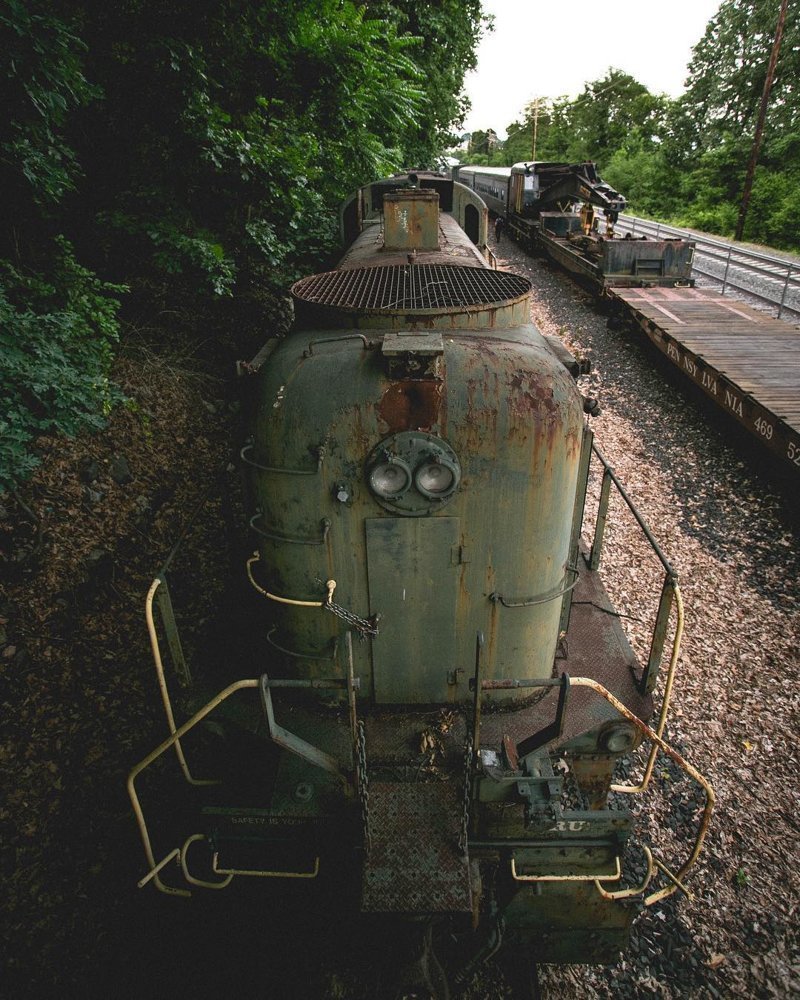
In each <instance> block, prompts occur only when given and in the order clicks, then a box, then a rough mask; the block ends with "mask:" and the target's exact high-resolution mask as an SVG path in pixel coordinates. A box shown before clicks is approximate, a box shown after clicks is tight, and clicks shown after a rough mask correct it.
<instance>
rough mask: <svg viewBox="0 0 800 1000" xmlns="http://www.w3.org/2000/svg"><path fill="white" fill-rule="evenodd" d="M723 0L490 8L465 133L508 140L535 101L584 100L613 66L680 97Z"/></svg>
mask: <svg viewBox="0 0 800 1000" xmlns="http://www.w3.org/2000/svg"><path fill="white" fill-rule="evenodd" d="M720 3H721V0H666V2H663V0H662V2H661V3H653V2H648V0H546V2H545V0H483V9H484V12H485V13H487V14H494V19H495V28H494V31H493V32H492V33H491V34H489V35H487V36H486V37H485V38H484V39H483V41H482V42H481V44H480V47H479V48H478V68H477V69H476V70H475V71H474V72H472V73H468V74H467V78H466V80H465V82H464V83H465V85H464V89H465V91H466V93H467V96H468V97H469V98H470V100H471V101H472V110H471V111H470V113H469V115H468V116H467V118H466V122H465V128H464V131H466V132H472V131H474V130H476V129H480V130H481V131H485V130H486V129H487V128H493V129H494V130H495V132H497V134H498V135H499V136H500V137H501V138H505V135H506V127H507V126H508V125H509V124H510V123H511V122H513V121H514V120H515V119H517V118H519V117H520V116H521V114H522V110H523V108H524V107H525V105H526V104H527V103H528V102H529V101H531V100H533V98H534V97H550V98H553V97H562V96H564V95H565V94H566V95H567V96H569V97H577V96H578V94H580V93H581V91H582V90H583V85H584V84H585V83H588V82H590V81H593V80H600V79H602V78H603V77H604V76H605V75H606V71H607V70H608V68H609V67H610V66H612V67H613V68H614V69H619V70H622V71H623V72H625V73H629V74H630V75H631V76H633V77H634V78H635V79H636V80H638V81H639V83H642V84H644V86H645V87H647V89H648V90H649V91H650V92H651V93H654V94H668V95H669V96H670V97H677V96H678V95H679V94H681V93H682V92H683V90H684V81H685V79H686V67H687V66H688V64H689V60H690V58H691V54H692V53H691V50H692V46H694V45H696V44H697V43H698V42H699V41H700V39H701V38H702V37H703V34H704V32H705V30H706V25H707V24H708V22H709V21H710V20H711V18H712V17H713V16H714V15H715V14H716V13H717V10H718V9H719V6H720Z"/></svg>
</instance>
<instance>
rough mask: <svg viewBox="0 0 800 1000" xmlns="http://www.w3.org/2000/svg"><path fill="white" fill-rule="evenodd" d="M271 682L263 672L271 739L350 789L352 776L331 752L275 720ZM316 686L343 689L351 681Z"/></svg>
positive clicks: (261, 687)
mask: <svg viewBox="0 0 800 1000" xmlns="http://www.w3.org/2000/svg"><path fill="white" fill-rule="evenodd" d="M272 683H275V684H276V686H280V687H283V686H286V685H285V682H283V683H282V682H281V681H277V682H272ZM270 686H271V682H270V679H269V677H268V676H267V675H266V674H262V675H261V678H260V679H259V684H258V689H259V692H260V694H261V705H262V707H263V709H264V715H265V717H266V720H267V726H268V728H269V735H270V739H272V740H273V742H275V743H277V744H278V746H281V747H283V748H284V750H289V751H290V752H291V753H294V754H297V756H298V757H302V758H303V760H306V761H308V763H309V764H312V765H313V766H314V767H319V768H321V769H322V770H323V771H327V772H328V773H329V774H333V775H335V777H337V778H339V780H340V781H341V782H342V783H343V784H344V786H345V788H346V789H348V790H349V789H350V787H351V784H350V778H349V777H348V775H347V774H345V772H344V771H342V769H341V768H340V767H339V762H338V761H337V760H336V759H335V758H334V757H332V756H331V755H330V754H328V753H325V751H324V750H320V748H319V747H315V746H314V745H313V743H308V742H307V741H306V740H304V739H302V738H301V737H300V736H295V734H294V733H290V732H289V730H288V729H284V728H283V726H279V725H278V723H277V722H276V721H275V709H274V707H273V704H272V691H271V690H270ZM315 686H317V687H331V688H338V689H341V688H342V687H349V686H350V685H349V682H348V681H346V680H341V679H336V680H331V681H327V682H318V683H317V684H316V685H315Z"/></svg>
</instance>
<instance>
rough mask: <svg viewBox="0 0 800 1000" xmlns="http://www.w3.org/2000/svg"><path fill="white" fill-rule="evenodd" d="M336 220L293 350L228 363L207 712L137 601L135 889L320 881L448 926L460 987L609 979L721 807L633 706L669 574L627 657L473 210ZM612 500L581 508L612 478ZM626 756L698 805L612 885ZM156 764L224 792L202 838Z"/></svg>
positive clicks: (543, 385) (575, 407) (561, 445)
mask: <svg viewBox="0 0 800 1000" xmlns="http://www.w3.org/2000/svg"><path fill="white" fill-rule="evenodd" d="M442 204H444V205H446V206H447V211H442V210H441V206H442ZM341 221H342V231H343V233H344V234H345V236H346V237H347V239H348V240H350V245H349V247H348V249H347V250H346V252H345V253H344V256H343V257H342V259H341V261H340V263H339V266H338V267H337V268H336V269H335V270H333V271H329V272H326V273H323V274H317V275H312V276H310V277H307V278H303V279H302V280H300V281H298V282H297V283H296V284H294V285H293V287H292V296H293V300H294V307H295V315H296V319H295V325H294V328H293V329H292V331H291V332H290V333H289V335H288V336H286V337H283V338H280V339H273V340H270V341H269V342H268V343H267V345H266V346H265V348H264V349H263V351H262V352H261V353H260V354H259V355H258V356H257V357H256V358H255V359H254V360H253V361H252V362H250V363H248V364H246V365H243V366H241V370H242V373H243V374H242V381H243V383H245V384H246V389H247V393H248V397H249V399H250V406H251V409H250V414H251V417H250V426H249V430H250V434H249V439H248V440H247V441H246V443H245V444H244V446H243V447H242V452H241V456H242V462H243V468H244V471H245V472H246V475H247V481H248V488H247V491H246V496H247V503H248V504H249V507H248V510H247V512H246V514H247V520H248V522H249V525H250V529H251V532H252V554H250V555H249V556H248V558H247V559H246V565H242V567H241V574H242V576H243V577H244V575H246V576H247V577H248V579H249V581H250V583H251V585H252V594H253V600H254V601H255V602H256V604H255V606H254V609H253V610H252V611H250V612H249V614H248V621H250V622H251V628H252V630H253V632H254V633H258V634H260V635H263V637H264V639H265V649H266V653H265V655H264V657H263V658H259V659H257V660H254V661H253V662H231V663H229V664H228V665H227V668H226V671H224V672H223V673H224V683H223V681H222V680H220V681H218V682H217V683H218V684H219V687H218V688H215V687H214V686H213V684H214V679H213V678H211V679H210V678H209V677H208V676H201V675H199V674H197V672H194V673H193V674H192V678H191V680H190V679H189V671H188V670H184V666H185V665H184V664H183V659H182V656H181V654H180V646H179V645H178V644H177V642H176V628H175V620H174V615H173V613H172V610H171V602H170V600H169V587H168V575H169V574H168V572H162V573H160V574H159V575H158V576H157V577H156V580H155V581H154V583H153V586H152V587H151V591H150V594H149V595H148V622H149V627H150V636H151V641H152V644H153V649H154V653H155V660H156V668H157V673H158V679H159V687H160V691H161V694H162V698H163V700H164V706H165V709H166V717H167V733H166V736H165V739H164V741H163V742H162V743H161V744H160V746H159V747H157V748H156V749H155V750H154V751H153V752H152V753H151V754H149V755H148V756H147V757H146V758H145V759H144V760H143V761H141V762H140V763H139V764H138V765H137V766H136V767H135V768H134V769H133V771H132V772H131V775H130V778H129V782H128V789H129V793H130V796H131V800H132V802H133V805H134V809H135V813H136V817H137V820H138V823H139V828H140V832H141V836H142V841H143V844H144V849H145V857H146V861H147V868H146V871H145V873H144V875H143V878H142V884H146V883H154V884H155V885H156V886H157V887H158V888H159V889H161V890H162V891H165V892H168V893H174V894H181V893H186V892H188V891H204V890H207V889H211V888H213V889H221V888H227V887H228V886H229V885H230V884H231V883H232V882H235V881H239V882H241V881H242V880H248V879H250V880H252V881H253V882H256V883H258V885H259V890H260V891H262V892H263V893H264V896H265V897H268V894H269V892H270V890H271V888H272V887H273V886H275V885H277V884H280V885H283V886H286V885H287V884H288V885H294V884H300V882H299V881H297V880H302V884H303V885H306V886H307V885H309V884H311V883H313V882H314V880H317V881H318V882H320V883H322V882H324V880H325V878H326V877H330V876H331V875H332V874H333V875H335V876H337V877H338V878H339V879H340V881H343V882H344V883H345V884H346V886H347V890H348V891H347V893H345V894H343V895H342V896H340V897H339V902H340V903H341V904H342V905H344V901H345V897H346V898H347V899H348V900H349V902H348V905H349V906H350V907H351V908H352V910H353V911H355V912H356V913H358V914H361V915H362V917H364V918H366V919H368V920H373V921H374V920H378V919H380V920H389V921H391V920H396V921H403V922H405V923H408V924H411V925H413V926H418V927H421V928H429V927H430V926H431V924H432V922H433V921H439V922H440V923H444V924H445V925H446V926H447V927H449V928H451V930H452V933H453V934H454V935H456V937H457V938H458V940H459V941H460V942H461V944H462V946H463V953H460V954H462V957H461V958H460V959H459V963H458V964H459V967H460V968H461V970H462V975H463V970H464V969H469V968H473V967H474V963H475V962H477V961H479V960H480V958H481V957H482V956H485V955H487V954H489V953H490V952H491V951H493V950H494V949H496V948H497V946H498V945H499V943H500V941H501V939H502V940H504V941H505V943H506V945H507V946H509V947H510V948H512V949H516V950H518V951H519V952H520V953H523V954H524V955H525V956H526V958H527V959H528V960H530V961H531V962H534V961H535V962H609V961H614V960H615V959H616V957H617V956H618V954H619V952H620V950H621V949H623V948H624V947H625V945H626V943H627V940H628V934H629V930H630V926H631V922H632V920H633V918H634V916H635V915H636V913H637V912H639V911H640V910H641V909H642V908H643V907H645V906H647V905H650V904H653V903H656V902H657V901H658V900H660V899H662V898H663V897H664V896H666V895H669V894H670V893H671V892H674V891H675V890H676V888H677V887H678V886H682V885H683V881H684V878H685V876H686V873H687V871H688V869H689V868H690V867H691V865H692V864H693V863H694V861H695V860H696V858H697V854H698V852H699V850H700V844H701V842H702V839H703V836H704V832H705V828H706V825H707V823H708V818H709V816H710V813H711V808H712V803H713V792H712V791H711V789H710V788H709V786H708V784H707V782H705V780H704V779H703V778H702V776H700V775H698V774H697V772H696V771H695V770H694V769H693V768H692V767H691V766H690V765H689V764H688V763H686V762H685V761H684V760H683V759H682V758H681V757H680V755H679V754H677V753H676V752H675V751H674V750H672V749H671V748H670V747H669V746H668V745H667V744H666V743H665V742H664V740H663V736H662V733H663V725H664V718H665V713H666V701H665V702H664V704H663V706H662V707H661V708H660V709H658V710H656V709H655V708H654V705H653V692H654V689H655V682H656V678H657V676H658V674H659V669H660V666H661V662H662V659H664V658H665V657H666V659H667V660H668V661H669V669H668V670H665V671H663V673H665V674H666V675H667V688H669V687H671V678H672V672H673V670H674V666H675V660H676V658H677V644H678V642H679V633H680V627H676V629H675V636H674V643H675V644H674V648H672V649H671V650H670V646H669V644H667V645H666V647H665V638H666V634H667V631H668V629H667V622H668V620H669V618H670V609H671V608H672V609H677V611H678V612H680V592H679V588H678V585H677V579H676V577H675V574H674V573H673V571H672V569H671V567H669V564H668V563H667V562H666V561H664V566H665V567H666V568H665V577H664V588H663V592H662V596H661V600H660V604H659V614H658V621H657V623H656V627H655V632H654V640H653V646H652V651H651V654H650V657H649V660H648V662H646V663H640V662H638V660H637V658H636V656H635V655H634V653H633V652H632V649H631V647H630V645H629V643H628V641H627V639H626V637H625V634H624V632H623V630H622V628H621V626H620V622H619V619H618V618H617V617H615V615H614V614H613V609H612V608H611V605H610V603H609V599H608V596H607V594H606V592H605V590H604V587H603V585H602V582H601V580H600V575H599V569H598V566H599V558H600V544H601V541H600V537H599V534H596V535H595V539H594V543H593V544H592V546H591V547H588V543H587V540H586V539H585V538H584V537H583V534H582V523H583V515H584V501H585V496H586V489H587V480H588V475H589V472H588V470H589V467H590V462H591V461H593V460H594V462H595V463H596V462H597V461H598V458H597V453H596V449H595V448H594V445H593V434H592V430H591V427H590V426H589V421H588V419H587V416H586V413H585V410H587V409H591V408H592V407H591V405H590V404H589V403H588V402H587V401H586V400H585V399H584V397H583V396H582V394H581V392H580V391H579V388H578V385H577V383H576V377H577V376H578V375H579V374H580V371H581V367H580V364H579V363H578V362H577V361H576V360H575V359H574V358H572V357H571V356H570V355H569V354H568V353H567V352H566V351H565V350H564V348H563V347H561V346H560V345H557V344H553V343H551V342H549V341H548V340H547V339H546V338H545V337H543V336H542V335H541V334H540V333H539V332H538V330H537V329H536V328H535V327H534V326H533V325H532V323H531V321H530V302H529V292H530V284H529V282H528V280H527V279H526V278H523V277H520V276H518V275H515V274H512V273H507V272H504V271H498V270H495V269H492V268H491V267H489V266H487V263H486V259H485V255H484V253H483V252H482V249H481V247H482V246H485V242H486V225H487V210H486V206H485V204H484V203H483V201H482V200H480V199H479V198H478V197H477V196H476V194H475V192H474V191H473V190H470V189H468V188H467V187H465V186H464V185H461V184H458V183H454V182H452V180H450V179H448V178H441V177H431V176H424V175H419V176H416V175H411V176H407V175H402V176H399V177H394V178H388V179H386V180H383V181H381V182H377V183H374V184H370V185H366V186H365V187H363V188H362V189H360V190H359V191H357V192H356V193H355V194H354V195H353V197H352V198H351V199H350V200H349V201H348V202H347V204H346V205H345V206H344V208H343V210H342V213H341ZM467 232H470V233H471V237H472V238H470V236H468V235H467ZM593 453H594V454H595V457H594V459H593ZM600 461H601V464H602V460H600ZM604 482H605V486H604V488H603V493H604V495H605V498H606V499H605V501H601V507H602V506H603V503H606V502H607V499H608V495H607V490H608V489H609V488H611V486H612V484H613V483H614V482H615V478H614V476H613V472H611V470H609V469H606V470H605V473H604ZM602 517H603V518H604V517H605V513H603V514H602ZM659 557H660V558H662V559H663V557H662V556H660V552H659ZM159 621H162V624H161V625H160V624H159ZM162 631H163V632H164V633H165V634H166V635H167V636H168V637H169V638H170V643H169V647H170V649H171V650H172V654H173V659H174V660H176V662H177V665H178V667H179V668H180V670H181V672H182V673H184V677H183V679H184V681H185V682H186V687H185V688H184V689H177V690H178V691H179V694H178V695H175V694H174V693H173V688H175V687H176V685H175V684H174V682H173V679H172V676H171V673H169V672H168V669H167V665H166V663H165V661H166V660H167V655H166V653H165V652H163V650H162V642H161V638H160V637H161V633H162ZM165 648H166V647H165ZM178 701H180V703H181V705H182V706H183V711H184V715H183V716H182V717H183V718H184V719H185V721H183V722H180V723H179V721H178V718H177V717H176V712H177V708H176V705H177V703H178ZM209 720H213V722H214V726H215V728H216V730H218V731H219V730H225V731H226V732H228V733H229V734H230V733H236V734H238V735H237V738H235V739H234V738H229V739H227V740H226V741H224V742H223V743H222V744H221V748H220V750H219V754H218V758H219V759H218V761H217V763H218V765H219V766H218V767H217V769H216V771H215V770H214V768H212V769H211V770H212V772H213V773H210V774H203V775H202V776H198V775H196V774H195V773H194V770H193V764H192V759H191V757H192V747H193V738H194V736H195V733H196V731H197V730H198V729H201V728H202V727H203V725H204V724H205V723H206V722H207V721H209ZM643 742H644V744H645V745H646V746H647V747H650V748H651V750H652V753H651V756H650V760H649V765H648V769H649V772H651V771H652V762H653V760H654V755H655V752H657V751H661V752H663V753H666V754H667V755H668V756H670V757H671V758H672V760H674V761H675V762H676V763H677V765H678V766H679V767H681V768H683V769H684V770H685V771H687V773H689V774H690V775H691V776H692V778H693V779H695V780H697V781H699V782H700V783H701V784H702V786H703V788H704V789H705V791H706V805H705V808H704V810H703V812H702V818H701V822H700V825H699V828H698V831H697V836H696V841H695V842H694V843H693V844H691V845H689V846H688V847H687V848H686V852H685V856H684V857H683V859H682V860H680V859H679V861H678V862H677V863H673V862H671V865H672V867H667V865H665V864H664V863H662V862H661V861H658V862H657V861H655V860H654V859H653V857H652V855H651V852H650V850H649V849H648V848H647V847H643V848H642V850H643V851H644V853H645V856H646V859H647V864H646V866H645V868H646V875H645V878H644V881H643V882H642V884H640V885H631V884H630V883H629V882H625V881H624V876H623V874H622V872H624V869H625V860H624V858H625V855H626V847H630V845H631V844H633V843H635V842H636V834H635V831H634V818H633V814H632V812H631V810H629V809H628V808H626V806H625V801H627V800H626V795H628V794H629V793H632V792H634V791H636V789H633V788H629V787H628V786H626V785H624V784H615V767H616V765H617V764H618V763H619V761H620V760H621V759H622V758H624V757H626V755H628V754H629V753H630V752H631V751H632V750H633V749H634V748H636V747H638V746H639V745H640V744H641V743H643ZM237 748H238V750H239V753H240V755H241V756H240V759H238V760H236V761H235V762H233V761H231V760H230V759H228V758H229V757H230V756H231V755H232V754H234V752H235V751H236V749H237ZM172 754H175V755H176V756H177V758H178V763H179V765H180V768H181V769H182V770H183V773H184V776H185V777H186V778H187V779H189V780H191V781H194V782H201V781H205V782H216V783H215V784H200V785H199V787H198V789H197V794H198V796H199V798H200V800H201V803H202V808H201V809H199V810H198V813H197V816H196V817H195V819H194V822H195V824H196V825H195V826H193V827H190V828H189V829H187V830H185V831H184V833H182V834H181V835H180V836H178V837H176V839H175V841H174V842H173V843H168V844H163V843H161V842H159V843H156V840H157V839H158V838H157V836H156V834H155V833H154V832H153V830H152V828H151V824H150V823H149V822H148V820H147V819H146V818H145V807H144V803H143V796H142V795H141V794H140V790H139V784H138V782H139V778H140V776H141V774H142V772H143V771H145V770H147V769H149V768H150V767H151V765H153V764H154V763H155V761H156V760H157V759H158V758H160V757H163V756H165V755H168V756H171V755H172ZM230 773H233V774H235V776H236V777H235V779H234V780H233V781H231V782H227V779H226V775H228V774H230ZM646 783H647V781H646V780H645V782H644V783H643V784H645V785H646ZM623 800H624V801H623ZM170 847H171V848H172V850H170V849H169V848H170ZM665 872H666V873H667V874H666V875H664V873H665ZM293 879H294V880H295V881H294V882H293V881H292V880H293ZM658 880H661V884H660V885H657V884H656V883H657V882H658ZM326 905H327V904H326ZM356 937H357V935H356V934H354V935H353V938H354V940H355V939H356ZM431 961H433V959H431ZM427 967H428V968H430V962H429V963H428V965H427ZM448 971H449V972H450V973H451V974H455V975H457V974H458V970H457V969H456V970H453V968H452V967H448ZM422 988H424V989H427V990H428V991H429V992H430V993H432V994H436V995H440V996H442V995H444V991H443V990H442V989H438V990H437V989H435V988H434V987H432V985H431V983H430V982H426V983H423V985H422Z"/></svg>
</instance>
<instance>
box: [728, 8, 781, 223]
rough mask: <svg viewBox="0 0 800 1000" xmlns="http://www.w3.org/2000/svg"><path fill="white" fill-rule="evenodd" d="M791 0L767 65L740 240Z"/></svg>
mask: <svg viewBox="0 0 800 1000" xmlns="http://www.w3.org/2000/svg"><path fill="white" fill-rule="evenodd" d="M788 5H789V0H781V9H780V13H779V14H778V26H777V27H776V28H775V41H774V42H773V43H772V53H771V55H770V57H769V65H768V66H767V77H766V79H765V80H764V90H763V92H762V94H761V107H760V108H759V110H758V121H757V123H756V134H755V136H754V137H753V151H752V153H751V154H750V162H749V163H748V164H747V176H746V177H745V180H744V190H743V191H742V202H741V205H740V206H739V219H738V221H737V223H736V233H735V235H734V239H736V240H740V239H741V238H742V233H743V232H744V220H745V218H746V217H747V209H748V207H749V205H750V194H751V192H752V190H753V176H754V174H755V172H756V164H757V163H758V154H759V153H760V152H761V140H762V137H763V133H764V122H765V120H766V117H767V107H768V105H769V93H770V91H771V90H772V82H773V80H774V79H775V67H776V65H777V63H778V53H779V52H780V49H781V40H782V38H783V27H784V25H785V23H786V8H787V7H788Z"/></svg>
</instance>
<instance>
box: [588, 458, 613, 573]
mask: <svg viewBox="0 0 800 1000" xmlns="http://www.w3.org/2000/svg"><path fill="white" fill-rule="evenodd" d="M595 451H597V449H595ZM598 454H599V453H598ZM603 464H604V466H605V468H604V471H603V482H602V485H601V487H600V502H599V503H598V505H597V520H596V521H595V528H594V540H593V541H592V551H591V553H590V555H589V568H590V569H597V568H598V567H599V565H600V556H601V554H602V551H603V536H604V535H605V531H606V519H607V517H608V505H609V502H610V499H611V483H612V482H613V478H614V470H613V469H612V468H611V466H610V465H606V464H605V462H603Z"/></svg>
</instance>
